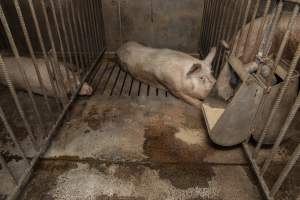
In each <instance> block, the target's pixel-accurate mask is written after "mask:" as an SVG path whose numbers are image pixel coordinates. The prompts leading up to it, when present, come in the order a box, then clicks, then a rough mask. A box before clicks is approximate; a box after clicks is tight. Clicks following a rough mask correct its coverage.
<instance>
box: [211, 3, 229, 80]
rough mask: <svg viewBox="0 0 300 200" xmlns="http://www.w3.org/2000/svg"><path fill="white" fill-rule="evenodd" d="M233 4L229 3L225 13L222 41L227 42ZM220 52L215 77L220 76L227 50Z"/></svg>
mask: <svg viewBox="0 0 300 200" xmlns="http://www.w3.org/2000/svg"><path fill="white" fill-rule="evenodd" d="M231 4H232V1H229V3H228V4H227V6H226V9H225V13H226V16H225V17H224V21H223V27H222V29H221V33H222V34H221V39H220V40H225V37H226V31H225V30H226V29H227V25H229V20H230V13H231V12H229V6H230V5H231ZM219 45H220V48H222V49H223V46H222V44H221V43H219ZM222 49H221V50H220V54H219V56H218V58H217V61H216V63H217V64H216V69H215V77H217V76H218V74H219V71H220V68H221V66H222V65H223V63H224V62H223V60H224V54H225V50H222Z"/></svg>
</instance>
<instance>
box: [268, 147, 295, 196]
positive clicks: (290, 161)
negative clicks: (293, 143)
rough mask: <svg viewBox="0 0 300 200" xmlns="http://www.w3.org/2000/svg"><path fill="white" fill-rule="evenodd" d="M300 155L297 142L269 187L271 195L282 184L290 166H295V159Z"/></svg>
mask: <svg viewBox="0 0 300 200" xmlns="http://www.w3.org/2000/svg"><path fill="white" fill-rule="evenodd" d="M299 157H300V144H298V146H297V148H296V150H295V151H294V153H293V155H292V157H291V159H290V160H289V162H288V163H287V164H286V166H285V167H284V169H283V170H282V172H281V174H280V175H279V177H278V179H277V180H276V182H275V184H274V185H273V187H272V189H271V196H275V194H276V193H277V191H278V190H279V188H280V187H281V185H282V184H283V182H284V180H285V179H286V177H287V175H288V174H289V173H290V171H291V170H292V168H293V167H294V166H295V164H296V162H297V160H298V159H299Z"/></svg>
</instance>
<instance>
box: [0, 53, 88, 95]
mask: <svg viewBox="0 0 300 200" xmlns="http://www.w3.org/2000/svg"><path fill="white" fill-rule="evenodd" d="M3 61H4V64H5V65H6V67H7V70H8V74H9V77H10V79H11V81H12V83H13V85H14V86H15V88H16V89H21V90H25V89H26V87H25V83H24V82H23V79H22V75H21V74H20V72H19V69H18V63H17V60H16V58H15V57H3ZM20 61H21V64H22V66H21V67H23V69H24V70H25V73H26V75H27V78H28V81H29V84H30V86H31V89H32V91H33V92H34V93H36V94H43V91H42V88H41V86H40V82H39V80H38V76H37V74H36V71H35V68H34V65H33V62H32V60H31V58H27V57H21V58H20ZM37 65H38V68H39V71H40V73H41V77H42V82H43V84H44V86H45V89H46V94H47V95H48V96H55V92H54V91H53V88H52V85H51V82H50V78H49V75H48V71H47V68H46V64H45V60H44V59H37ZM59 65H60V69H61V71H62V76H63V82H64V85H65V88H66V90H67V93H71V88H72V86H71V85H70V84H69V82H68V81H67V74H66V71H65V69H66V67H65V66H64V64H63V63H59ZM67 70H68V71H69V74H70V79H71V82H72V83H73V84H74V78H75V80H76V84H77V86H79V84H80V82H79V77H77V75H75V77H74V76H73V75H72V73H71V71H70V70H69V69H67ZM52 78H53V77H52ZM0 83H2V84H4V85H7V82H6V80H5V78H4V76H3V72H2V69H1V68H0ZM92 93H93V89H92V87H91V86H90V85H89V84H88V83H84V84H83V86H82V87H81V90H80V92H79V95H82V96H85V95H91V94H92Z"/></svg>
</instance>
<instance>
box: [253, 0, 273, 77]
mask: <svg viewBox="0 0 300 200" xmlns="http://www.w3.org/2000/svg"><path fill="white" fill-rule="evenodd" d="M270 6H271V0H267V2H266V5H265V9H264V14H263V21H262V22H261V24H260V27H259V30H258V34H257V39H256V41H255V45H254V48H253V50H252V52H251V55H252V57H251V60H253V59H255V56H256V54H257V52H258V49H259V45H260V43H261V41H262V36H263V30H264V28H265V24H266V22H267V18H268V12H269V10H270ZM259 71H260V70H259Z"/></svg>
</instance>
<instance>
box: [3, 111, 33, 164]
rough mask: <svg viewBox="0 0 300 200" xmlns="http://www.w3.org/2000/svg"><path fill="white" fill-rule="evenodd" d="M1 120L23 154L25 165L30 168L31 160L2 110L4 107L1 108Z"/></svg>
mask: <svg viewBox="0 0 300 200" xmlns="http://www.w3.org/2000/svg"><path fill="white" fill-rule="evenodd" d="M0 119H1V121H2V122H3V124H4V127H5V129H6V130H7V132H8V134H9V136H10V137H11V139H12V140H13V142H14V144H15V145H16V147H17V149H18V151H19V152H20V153H21V155H22V158H23V159H24V160H25V163H26V165H27V166H30V163H29V160H28V159H27V157H26V154H25V151H24V149H23V148H22V146H21V144H20V143H19V142H18V140H17V138H16V135H15V133H14V132H13V130H12V128H11V126H10V125H9V123H8V121H7V119H6V116H5V114H4V111H3V109H2V107H1V106H0Z"/></svg>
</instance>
